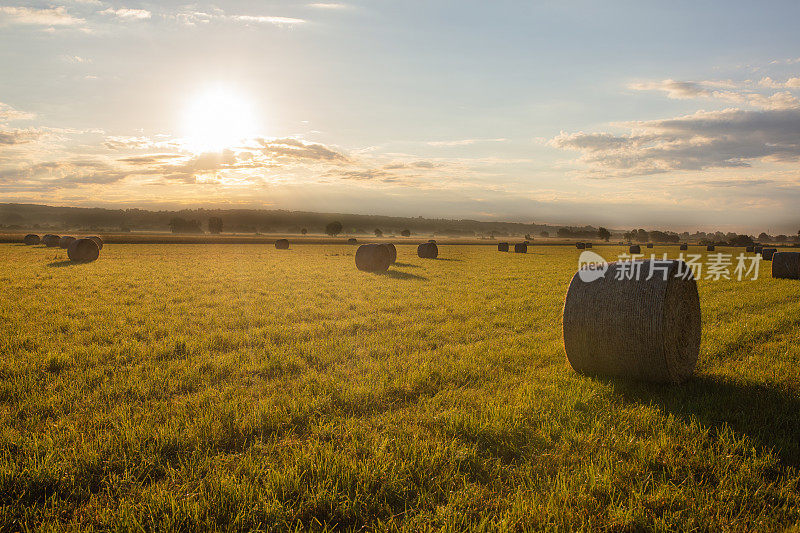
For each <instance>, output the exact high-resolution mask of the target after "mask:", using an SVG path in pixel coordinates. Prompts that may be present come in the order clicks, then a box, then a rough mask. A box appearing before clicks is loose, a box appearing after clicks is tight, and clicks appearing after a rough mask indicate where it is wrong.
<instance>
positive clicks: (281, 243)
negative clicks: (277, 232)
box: [275, 239, 289, 250]
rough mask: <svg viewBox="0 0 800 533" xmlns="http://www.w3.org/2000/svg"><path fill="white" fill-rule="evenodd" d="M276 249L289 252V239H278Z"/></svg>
mask: <svg viewBox="0 0 800 533" xmlns="http://www.w3.org/2000/svg"><path fill="white" fill-rule="evenodd" d="M275 248H276V249H278V250H288V249H289V239H278V240H277V241H275Z"/></svg>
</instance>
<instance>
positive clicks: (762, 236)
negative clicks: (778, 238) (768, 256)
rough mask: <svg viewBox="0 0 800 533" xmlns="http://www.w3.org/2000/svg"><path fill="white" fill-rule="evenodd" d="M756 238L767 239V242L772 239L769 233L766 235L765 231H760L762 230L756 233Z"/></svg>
mask: <svg viewBox="0 0 800 533" xmlns="http://www.w3.org/2000/svg"><path fill="white" fill-rule="evenodd" d="M758 240H759V241H768V242H769V241H771V240H772V237H770V236H769V235H767V234H766V233H764V232H763V231H762V232H761V233H760V234H759V235H758Z"/></svg>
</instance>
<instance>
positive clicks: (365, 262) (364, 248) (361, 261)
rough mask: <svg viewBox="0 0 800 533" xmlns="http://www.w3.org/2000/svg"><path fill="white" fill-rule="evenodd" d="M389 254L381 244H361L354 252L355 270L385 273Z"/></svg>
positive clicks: (389, 258) (389, 259)
mask: <svg viewBox="0 0 800 533" xmlns="http://www.w3.org/2000/svg"><path fill="white" fill-rule="evenodd" d="M391 259H392V258H391V252H390V251H389V248H387V247H386V246H384V245H383V244H362V245H361V246H359V247H358V250H356V268H357V269H359V270H361V271H363V272H386V270H388V268H389V265H390V264H391V263H392V261H391Z"/></svg>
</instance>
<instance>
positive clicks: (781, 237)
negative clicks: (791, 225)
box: [775, 235, 789, 242]
mask: <svg viewBox="0 0 800 533" xmlns="http://www.w3.org/2000/svg"><path fill="white" fill-rule="evenodd" d="M788 239H789V237H787V236H786V235H778V236H777V237H775V241H776V242H786V241H787V240H788Z"/></svg>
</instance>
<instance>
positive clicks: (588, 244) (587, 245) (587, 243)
mask: <svg viewBox="0 0 800 533" xmlns="http://www.w3.org/2000/svg"><path fill="white" fill-rule="evenodd" d="M584 246H586V248H591V247H592V243H590V242H586V243H584Z"/></svg>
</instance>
